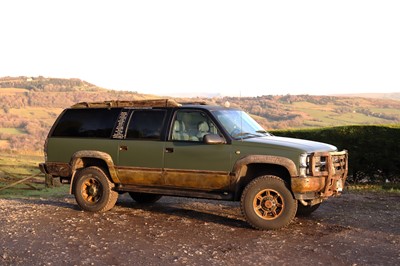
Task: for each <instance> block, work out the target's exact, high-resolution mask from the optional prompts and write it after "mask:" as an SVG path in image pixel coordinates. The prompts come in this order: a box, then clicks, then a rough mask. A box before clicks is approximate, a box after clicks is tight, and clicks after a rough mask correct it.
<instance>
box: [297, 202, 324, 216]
mask: <svg viewBox="0 0 400 266" xmlns="http://www.w3.org/2000/svg"><path fill="white" fill-rule="evenodd" d="M320 205H321V203H318V204H315V205H313V206H304V205H303V204H301V203H299V204H298V206H297V213H296V216H309V215H310V214H311V213H313V212H314V211H315V210H316V209H318V208H319V206H320Z"/></svg>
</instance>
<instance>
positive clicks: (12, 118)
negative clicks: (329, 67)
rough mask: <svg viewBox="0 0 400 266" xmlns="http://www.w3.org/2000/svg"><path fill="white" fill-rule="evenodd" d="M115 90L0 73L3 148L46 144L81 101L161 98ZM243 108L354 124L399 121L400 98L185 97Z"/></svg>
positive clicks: (279, 123)
mask: <svg viewBox="0 0 400 266" xmlns="http://www.w3.org/2000/svg"><path fill="white" fill-rule="evenodd" d="M158 97H159V96H154V95H143V94H138V93H137V92H128V91H114V90H107V89H104V88H100V87H97V86H96V85H93V84H91V83H89V82H86V81H82V80H80V79H58V78H45V77H4V78H0V102H1V105H0V117H1V119H0V150H11V151H15V152H23V151H24V150H28V151H38V152H41V151H42V149H43V143H44V140H45V138H46V135H47V133H48V131H49V129H50V127H51V125H52V124H53V123H54V120H55V119H56V118H57V116H58V115H59V114H60V112H61V111H62V110H63V109H64V108H66V107H69V106H71V105H73V104H75V103H77V102H83V101H88V102H91V101H104V100H141V99H149V98H158ZM179 100H181V101H207V102H210V103H213V104H218V105H224V104H225V103H226V102H229V103H230V105H231V106H232V107H238V108H242V109H243V110H245V111H247V112H249V113H251V114H252V116H253V117H254V118H255V119H256V120H257V121H259V123H260V124H262V125H263V126H264V128H266V129H267V130H270V129H287V128H309V127H329V126H339V125H351V124H399V123H400V101H399V100H391V99H374V98H365V97H348V96H341V97H338V96H310V95H275V96H273V95H267V96H260V97H241V98H237V97H213V98H210V97H209V96H207V97H204V98H201V97H196V98H185V99H184V98H181V99H178V101H179Z"/></svg>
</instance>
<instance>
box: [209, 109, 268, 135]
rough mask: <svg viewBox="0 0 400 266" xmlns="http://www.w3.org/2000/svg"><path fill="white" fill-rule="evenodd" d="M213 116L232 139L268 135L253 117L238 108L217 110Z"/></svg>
mask: <svg viewBox="0 0 400 266" xmlns="http://www.w3.org/2000/svg"><path fill="white" fill-rule="evenodd" d="M213 113H214V115H215V117H216V118H217V119H218V121H219V122H220V123H221V125H222V126H223V127H224V128H225V130H226V131H227V132H228V133H229V135H231V137H232V138H234V139H245V138H254V137H264V136H270V134H269V133H268V132H267V131H265V130H264V129H263V128H262V127H261V126H260V125H259V124H258V123H257V122H256V121H254V119H253V118H251V117H250V116H249V115H248V114H247V113H246V112H243V111H240V110H219V111H214V112H213Z"/></svg>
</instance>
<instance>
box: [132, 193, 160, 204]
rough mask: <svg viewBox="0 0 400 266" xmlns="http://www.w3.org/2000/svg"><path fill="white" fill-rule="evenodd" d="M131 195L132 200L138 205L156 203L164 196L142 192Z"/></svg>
mask: <svg viewBox="0 0 400 266" xmlns="http://www.w3.org/2000/svg"><path fill="white" fill-rule="evenodd" d="M129 195H130V196H131V198H132V199H134V200H135V201H136V202H137V203H143V204H145V203H154V202H156V201H158V200H159V199H161V197H162V195H158V194H150V193H142V192H129Z"/></svg>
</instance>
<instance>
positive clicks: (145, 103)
mask: <svg viewBox="0 0 400 266" xmlns="http://www.w3.org/2000/svg"><path fill="white" fill-rule="evenodd" d="M178 106H181V104H180V103H178V102H176V101H175V100H172V99H150V100H137V101H104V102H80V103H77V104H74V105H73V106H71V108H113V107H178Z"/></svg>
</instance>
